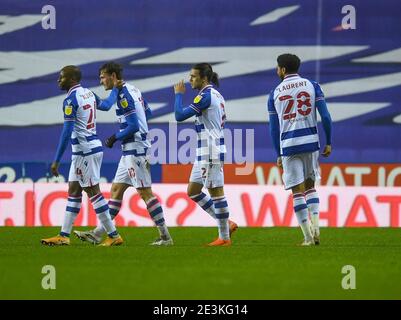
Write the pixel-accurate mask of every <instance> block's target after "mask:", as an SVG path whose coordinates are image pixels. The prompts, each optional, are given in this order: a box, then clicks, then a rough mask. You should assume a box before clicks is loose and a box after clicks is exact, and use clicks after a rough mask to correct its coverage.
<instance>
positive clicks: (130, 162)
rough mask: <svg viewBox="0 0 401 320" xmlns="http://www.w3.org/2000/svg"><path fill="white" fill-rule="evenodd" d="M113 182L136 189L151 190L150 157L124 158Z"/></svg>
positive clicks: (127, 156) (128, 156) (132, 156)
mask: <svg viewBox="0 0 401 320" xmlns="http://www.w3.org/2000/svg"><path fill="white" fill-rule="evenodd" d="M113 182H114V183H125V184H129V185H130V186H133V187H135V188H150V187H151V186H152V178H151V175H150V163H149V156H134V155H126V156H122V157H121V159H120V162H119V163H118V168H117V172H116V175H115V177H114V180H113Z"/></svg>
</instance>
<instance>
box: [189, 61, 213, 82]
mask: <svg viewBox="0 0 401 320" xmlns="http://www.w3.org/2000/svg"><path fill="white" fill-rule="evenodd" d="M192 69H195V70H198V71H199V75H200V77H201V78H204V77H206V78H207V81H208V82H209V83H213V84H214V85H215V86H216V87H218V86H219V75H218V74H217V73H216V72H213V68H212V66H211V65H210V64H209V63H198V64H196V65H194V66H193V67H192Z"/></svg>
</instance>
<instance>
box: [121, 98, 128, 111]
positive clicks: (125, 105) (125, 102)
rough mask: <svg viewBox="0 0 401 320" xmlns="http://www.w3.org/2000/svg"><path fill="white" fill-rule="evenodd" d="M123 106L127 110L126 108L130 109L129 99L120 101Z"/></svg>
mask: <svg viewBox="0 0 401 320" xmlns="http://www.w3.org/2000/svg"><path fill="white" fill-rule="evenodd" d="M120 103H121V106H122V107H123V108H124V109H125V108H126V107H128V101H127V98H124V99H122V100H121V101H120Z"/></svg>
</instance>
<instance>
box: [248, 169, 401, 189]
mask: <svg viewBox="0 0 401 320" xmlns="http://www.w3.org/2000/svg"><path fill="white" fill-rule="evenodd" d="M269 165H270V164H269ZM387 166H388V168H386V167H385V166H379V167H378V166H377V165H342V167H341V166H338V165H330V164H325V169H326V173H325V176H326V175H327V179H326V180H325V183H324V184H322V185H324V186H340V187H342V186H353V187H363V186H378V187H394V186H400V181H401V180H400V179H399V178H400V177H401V166H394V165H391V164H388V165H387ZM255 177H256V183H257V184H259V185H282V180H281V172H280V170H279V169H278V167H276V166H271V167H270V168H264V167H263V166H261V165H257V166H256V167H255ZM346 178H348V179H346ZM397 179H398V180H397Z"/></svg>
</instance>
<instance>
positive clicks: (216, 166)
mask: <svg viewBox="0 0 401 320" xmlns="http://www.w3.org/2000/svg"><path fill="white" fill-rule="evenodd" d="M202 168H205V170H204V169H202V171H205V177H203V181H204V182H203V183H204V185H205V186H206V187H207V188H208V189H209V190H210V189H218V188H223V186H224V171H223V162H215V163H209V164H207V165H205V166H204V167H202Z"/></svg>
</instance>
